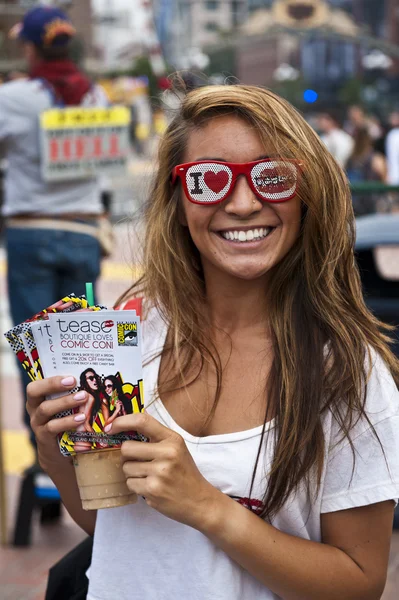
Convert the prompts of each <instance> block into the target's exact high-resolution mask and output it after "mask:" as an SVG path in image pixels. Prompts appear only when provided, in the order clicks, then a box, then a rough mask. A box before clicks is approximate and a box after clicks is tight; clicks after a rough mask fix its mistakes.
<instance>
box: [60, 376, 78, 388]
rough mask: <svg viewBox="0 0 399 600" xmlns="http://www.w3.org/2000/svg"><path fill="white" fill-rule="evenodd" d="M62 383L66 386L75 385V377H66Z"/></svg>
mask: <svg viewBox="0 0 399 600" xmlns="http://www.w3.org/2000/svg"><path fill="white" fill-rule="evenodd" d="M61 383H62V385H65V387H71V385H75V377H65V379H62V380H61Z"/></svg>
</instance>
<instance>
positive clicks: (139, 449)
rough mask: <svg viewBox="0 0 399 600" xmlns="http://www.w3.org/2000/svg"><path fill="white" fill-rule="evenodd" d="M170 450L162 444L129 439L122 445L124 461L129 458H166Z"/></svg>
mask: <svg viewBox="0 0 399 600" xmlns="http://www.w3.org/2000/svg"><path fill="white" fill-rule="evenodd" d="M167 452H168V450H167V449H165V447H164V446H162V445H157V444H147V443H143V442H136V441H133V440H132V441H127V442H123V444H122V446H121V455H122V462H126V461H129V460H141V461H149V460H156V459H160V458H165V453H167Z"/></svg>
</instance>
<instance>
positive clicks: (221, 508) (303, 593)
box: [199, 494, 382, 600]
mask: <svg viewBox="0 0 399 600" xmlns="http://www.w3.org/2000/svg"><path fill="white" fill-rule="evenodd" d="M222 496H223V497H222ZM217 502H218V506H217V507H215V510H214V511H212V515H213V516H212V517H210V518H209V519H207V520H206V521H205V524H204V526H203V527H201V528H199V529H200V531H201V532H202V533H204V534H205V535H206V536H207V537H208V538H209V539H211V540H212V541H213V542H214V544H216V545H217V546H218V547H219V548H221V549H222V550H223V551H224V552H225V553H226V554H228V555H229V556H230V557H231V558H232V559H233V560H235V561H236V562H237V563H238V564H239V565H241V566H242V567H243V568H244V569H245V570H246V571H248V572H249V573H251V575H253V576H254V577H255V578H256V579H258V580H259V581H260V582H261V583H263V584H264V585H265V586H266V587H267V588H268V589H270V590H271V591H272V592H274V593H275V594H277V595H278V596H280V597H281V598H283V599H284V600H321V599H323V600H377V599H378V598H380V594H381V593H382V591H381V590H373V589H370V584H369V582H368V580H367V577H366V576H365V574H364V573H363V571H362V570H361V568H360V567H359V566H358V565H357V564H356V563H355V562H354V561H353V560H352V559H351V558H350V556H348V555H347V554H346V553H345V552H343V551H342V550H340V549H339V548H335V547H334V546H329V545H327V544H322V543H318V542H312V541H309V540H304V539H302V538H298V537H295V536H292V535H288V534H286V533H283V532H281V531H279V530H278V529H276V528H275V527H273V526H272V525H270V524H268V523H266V522H265V521H264V520H263V519H261V518H259V517H258V516H256V515H255V514H254V513H251V512H250V511H249V510H248V509H247V508H245V507H243V506H242V505H240V504H239V503H238V502H236V501H235V500H232V499H231V498H229V497H228V496H226V495H224V494H221V496H220V497H219V500H218V501H217ZM209 514H210V511H209Z"/></svg>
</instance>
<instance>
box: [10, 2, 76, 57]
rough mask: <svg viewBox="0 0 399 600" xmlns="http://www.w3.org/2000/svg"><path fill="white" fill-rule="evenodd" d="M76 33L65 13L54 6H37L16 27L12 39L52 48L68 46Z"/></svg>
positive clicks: (12, 30) (12, 31)
mask: <svg viewBox="0 0 399 600" xmlns="http://www.w3.org/2000/svg"><path fill="white" fill-rule="evenodd" d="M75 33H76V30H75V28H74V27H73V25H72V23H71V21H70V19H69V17H68V16H67V15H66V14H65V13H64V11H62V10H60V9H59V8H54V7H52V6H37V7H36V8H33V9H32V10H30V11H28V12H27V13H26V15H25V16H24V18H23V20H22V22H21V23H17V25H14V27H13V28H12V29H11V31H10V37H11V38H14V39H20V40H25V41H26V42H32V44H35V45H36V46H40V47H45V48H51V47H54V46H64V45H66V44H67V43H68V42H69V40H70V39H71V37H73V36H74V35H75Z"/></svg>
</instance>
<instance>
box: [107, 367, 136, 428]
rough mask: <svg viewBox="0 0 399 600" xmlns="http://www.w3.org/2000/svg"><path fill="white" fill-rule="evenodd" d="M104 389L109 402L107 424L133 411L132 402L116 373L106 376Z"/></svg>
mask: <svg viewBox="0 0 399 600" xmlns="http://www.w3.org/2000/svg"><path fill="white" fill-rule="evenodd" d="M104 390H105V394H106V397H107V399H108V402H109V412H110V416H109V418H108V419H107V421H106V423H105V425H109V424H110V423H112V422H113V421H114V420H115V419H116V417H121V416H122V415H128V414H131V413H132V412H133V410H132V403H131V401H130V400H129V398H127V397H126V395H125V393H124V392H123V389H122V382H121V380H120V378H119V377H118V376H116V375H108V376H107V377H105V378H104Z"/></svg>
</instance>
